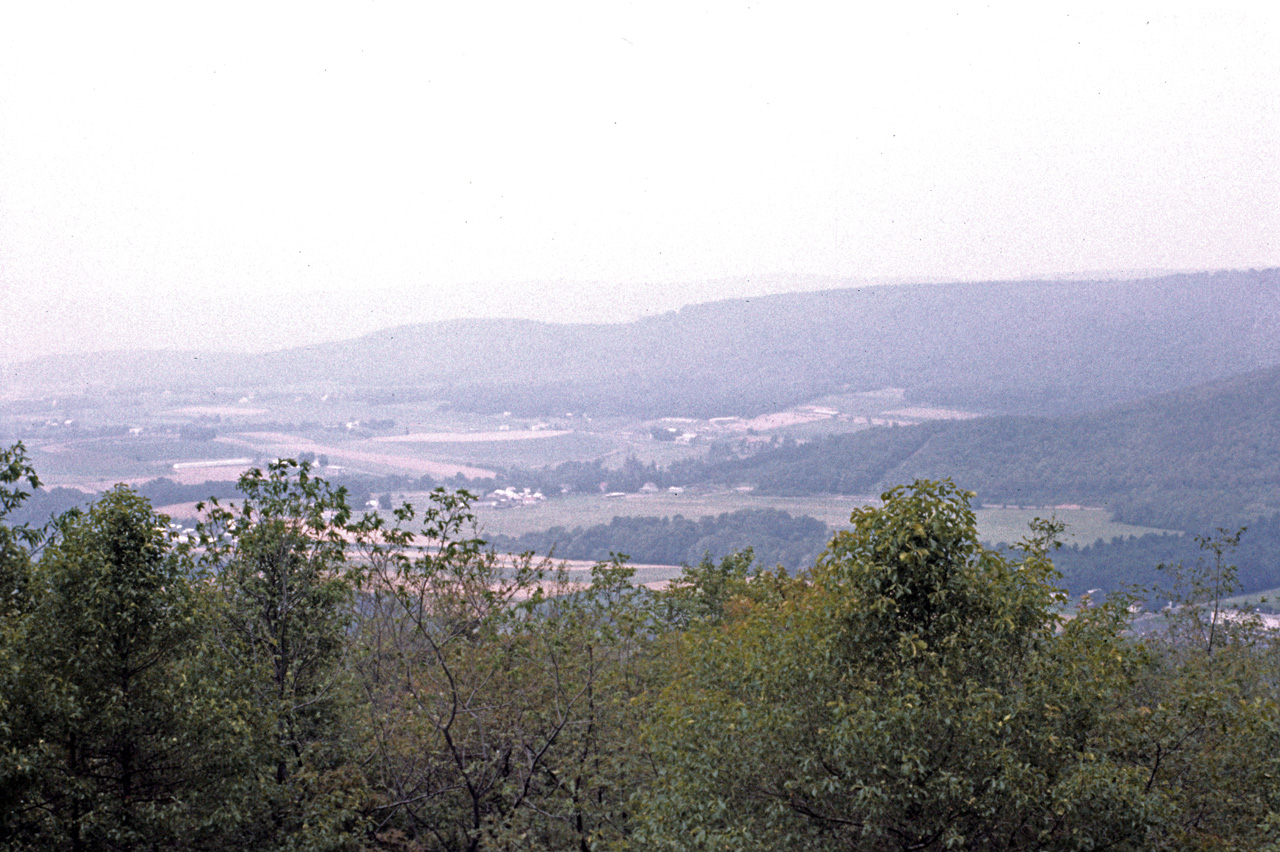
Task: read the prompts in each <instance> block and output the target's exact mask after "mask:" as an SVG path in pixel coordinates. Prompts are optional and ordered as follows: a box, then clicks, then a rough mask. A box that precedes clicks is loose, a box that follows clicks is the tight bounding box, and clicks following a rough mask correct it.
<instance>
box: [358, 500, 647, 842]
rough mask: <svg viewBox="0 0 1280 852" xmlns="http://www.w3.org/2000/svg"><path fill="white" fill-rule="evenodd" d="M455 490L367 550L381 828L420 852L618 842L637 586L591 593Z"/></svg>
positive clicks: (366, 666) (373, 746)
mask: <svg viewBox="0 0 1280 852" xmlns="http://www.w3.org/2000/svg"><path fill="white" fill-rule="evenodd" d="M469 502H470V496H469V495H468V494H466V493H465V492H458V493H451V492H447V491H444V490H443V489H441V490H438V491H436V492H435V493H434V494H433V495H432V501H431V504H430V505H429V506H428V507H427V508H426V509H425V511H424V512H423V513H422V516H421V520H420V523H421V528H420V530H419V532H418V533H417V536H416V540H417V542H418V543H420V544H422V545H423V546H422V547H421V549H419V550H418V551H417V553H416V555H414V553H413V552H412V551H411V550H410V549H409V545H410V543H411V537H410V536H409V534H408V532H407V529H406V526H407V525H409V524H412V523H413V522H414V521H416V520H418V517H417V513H416V512H415V511H414V510H413V509H412V507H408V506H405V507H402V508H401V509H399V510H397V521H398V523H397V526H395V527H393V528H391V529H379V530H378V531H377V532H378V534H379V536H380V537H381V543H380V544H379V545H377V546H376V547H374V548H373V549H372V550H371V551H370V553H369V564H370V571H369V578H368V584H367V586H366V590H365V593H366V598H365V605H364V608H363V614H362V622H363V623H362V629H361V635H362V638H363V643H364V651H363V653H362V655H361V662H360V667H361V682H362V684H363V686H364V689H365V692H366V695H367V708H368V713H369V714H370V718H369V723H368V730H369V731H370V732H371V737H372V739H371V741H370V743H369V745H368V747H367V748H368V753H369V755H370V760H369V762H368V764H367V771H368V773H369V776H370V786H371V789H372V790H373V791H374V794H375V801H374V804H373V807H372V810H371V814H370V816H371V821H372V824H373V829H374V832H375V834H376V835H377V836H378V837H381V838H390V837H392V836H397V837H402V838H405V839H406V841H407V842H410V843H412V844H416V846H415V847H414V848H424V849H440V850H475V849H479V848H512V849H517V848H518V849H542V848H568V847H579V848H589V846H590V845H591V844H592V843H594V842H595V841H596V840H597V839H599V838H601V837H603V836H607V835H609V834H611V833H616V832H617V830H618V829H617V828H616V826H615V824H616V822H617V821H618V819H620V813H619V811H620V806H621V804H622V803H623V801H624V800H625V796H624V794H623V793H621V792H620V790H621V789H624V787H623V785H624V784H625V776H624V775H623V774H622V773H621V766H622V764H623V763H624V762H625V758H626V750H625V749H624V748H622V747H621V746H622V743H623V738H622V735H621V731H622V730H623V728H624V719H625V718H626V715H627V712H628V708H629V706H630V705H629V704H628V703H627V698H628V697H629V695H630V694H633V693H634V691H635V690H636V689H638V686H637V681H636V675H635V674H634V672H633V671H632V670H633V668H634V666H635V664H636V662H637V660H638V659H639V657H638V654H637V649H638V646H639V643H640V641H641V629H642V627H643V625H644V624H646V623H647V622H648V620H649V619H648V617H647V616H643V615H641V614H640V613H641V610H640V609H639V605H640V596H639V593H638V592H637V591H636V590H635V589H634V588H633V587H631V585H630V583H629V576H630V570H629V569H626V568H624V567H622V566H621V565H618V564H612V565H606V564H602V565H598V566H597V567H596V569H595V571H594V572H593V581H592V583H591V585H590V586H589V587H587V588H585V589H578V588H575V587H573V586H572V585H570V584H568V582H567V579H566V577H565V575H564V574H563V572H555V571H553V570H552V569H551V566H550V564H549V563H546V562H538V561H535V560H534V559H533V558H532V557H530V556H525V557H518V558H516V557H512V558H502V557H498V556H497V555H496V554H494V553H493V552H492V551H489V550H487V549H485V547H484V543H483V541H481V540H480V539H479V538H477V537H476V536H475V534H474V517H473V516H472V515H471V513H470V509H469Z"/></svg>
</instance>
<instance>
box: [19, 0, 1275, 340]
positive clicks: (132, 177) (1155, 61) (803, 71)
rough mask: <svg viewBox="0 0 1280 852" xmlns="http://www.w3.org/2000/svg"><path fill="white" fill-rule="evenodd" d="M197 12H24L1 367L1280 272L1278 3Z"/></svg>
mask: <svg viewBox="0 0 1280 852" xmlns="http://www.w3.org/2000/svg"><path fill="white" fill-rule="evenodd" d="M890 5H892V6H894V8H893V9H887V8H883V7H888V6H890ZM203 6H204V8H203V9H202V10H200V11H193V4H158V3H155V4H153V3H148V4H145V5H139V6H131V5H130V4H127V3H102V4H89V3H57V2H41V3H24V4H12V5H11V6H10V7H9V8H7V10H6V12H5V15H4V19H5V20H4V24H3V27H0V332H2V333H3V343H2V348H0V361H7V360H16V359H22V358H26V357H31V356H34V355H38V354H45V353H49V352H67V351H80V350H85V349H107V348H162V347H163V348H175V347H181V348H219V349H242V350H257V349H266V348H275V347H279V346H284V345H288V344H292V343H305V342H312V341H315V340H320V339H332V338H335V337H344V336H352V335H355V334H358V333H363V332H365V331H369V330H372V329H374V328H378V327H382V326H386V325H391V324H397V323H403V322H413V321H424V320H432V319H444V318H450V317H458V316H527V317H533V318H538V319H559V320H566V321H580V320H620V319H629V318H632V317H635V316H638V315H641V314H643V313H652V312H657V311H663V310H670V309H672V308H675V307H678V306H679V305H681V304H685V303H689V302H697V301H705V300H708V299H714V298H723V297H726V296H731V295H753V294H759V293H764V292H777V291H779V290H784V289H793V288H807V287H814V286H818V285H819V283H820V282H819V281H817V280H816V279H815V278H814V277H813V276H818V277H824V276H838V277H842V278H846V279H850V280H855V279H878V278H890V279H914V280H939V281H943V280H956V279H974V278H1015V277H1022V276H1045V275H1053V274H1060V273H1077V272H1081V271H1097V270H1136V269H1219V268H1242V267H1261V266H1275V265H1280V248H1278V246H1280V242H1278V238H1280V212H1277V211H1280V13H1278V12H1277V11H1276V9H1277V4H1274V3H1263V2H1248V3H1244V4H1241V5H1236V6H1230V5H1223V4H1221V3H1214V4H1208V3H1196V4H1194V6H1193V4H1184V3H1178V2H1160V3H1150V4H1137V3H1130V4H1117V3H1114V2H1109V3H1106V4H1099V5H1081V4H1076V3H1034V4H1032V3H1025V2H1022V3H1012V4H1007V5H1004V4H976V3H963V4H955V5H946V6H943V5H927V6H925V5H916V6H909V5H907V4H888V3H877V4H870V3H867V4H835V3H829V2H824V3H820V4H814V5H811V6H806V5H803V4H798V3H796V2H777V3H772V2H751V3H724V4H714V5H712V4H700V3H672V4H663V3H653V2H644V3H607V2H584V3H581V4H564V3H523V2H521V3H514V2H513V3H500V4H484V3H473V2H457V0H452V1H451V2H448V3H421V2H420V3H405V4H395V3H381V2H372V3H371V2H361V3H354V2H352V3H346V4H303V3H290V4H270V3H246V4H237V3H225V2H219V3H210V4H203ZM839 6H844V7H845V10H844V11H842V12H839V11H832V10H833V9H834V8H836V7H839ZM873 6H874V7H875V8H874V9H873V8H872V7H873Z"/></svg>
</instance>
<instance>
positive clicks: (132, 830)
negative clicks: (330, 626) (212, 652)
mask: <svg viewBox="0 0 1280 852" xmlns="http://www.w3.org/2000/svg"><path fill="white" fill-rule="evenodd" d="M165 520H167V519H165V518H163V517H162V516H157V515H155V514H154V513H153V512H152V511H151V508H150V506H149V504H147V503H146V501H144V500H142V499H141V498H139V497H138V496H137V495H135V494H133V493H132V492H130V491H128V490H127V489H124V488H118V489H116V490H114V491H111V492H109V493H107V494H106V495H105V496H104V497H103V498H102V499H101V500H99V501H98V502H97V503H96V504H94V505H93V506H92V507H90V509H89V510H88V511H87V512H85V513H79V512H76V513H72V514H70V515H68V516H64V517H63V518H62V519H61V520H60V522H59V524H58V525H57V530H56V534H55V536H54V538H53V540H52V542H51V543H50V544H49V545H48V546H47V548H46V550H45V551H44V553H43V555H42V557H41V559H40V560H39V562H38V563H37V564H36V565H35V566H34V569H33V572H32V576H31V594H30V600H29V602H28V605H27V606H26V607H25V608H24V610H23V611H22V612H21V614H20V615H18V616H17V617H16V618H13V619H11V620H9V621H7V622H6V624H5V640H6V642H5V644H6V648H5V650H6V652H8V653H7V655H6V656H7V657H8V659H9V666H7V667H6V671H5V680H6V683H5V689H4V694H5V695H6V697H7V698H8V702H7V703H9V707H8V709H7V713H6V717H7V719H8V721H9V725H8V727H7V728H6V731H5V733H6V737H5V739H6V745H7V746H8V748H7V749H6V753H5V756H4V761H3V763H4V771H3V775H4V781H3V788H4V790H5V799H6V804H7V807H6V808H4V823H3V830H4V832H5V833H6V834H7V836H8V838H9V843H10V846H11V848H17V849H26V848H30V849H52V848H67V849H105V848H110V849H135V848H137V849H141V848H147V849H169V848H177V847H179V846H184V845H185V844H188V843H191V842H193V840H194V839H195V838H199V837H202V836H205V835H206V831H207V829H208V827H209V825H210V824H211V822H213V821H216V818H215V816H214V815H213V814H212V813H211V812H210V810H209V809H210V808H211V807H214V806H215V805H216V803H215V802H212V801H210V800H208V799H206V798H203V797H202V791H203V789H204V788H205V787H206V785H209V784H210V783H216V781H217V780H218V779H217V774H218V772H219V769H218V767H219V757H218V755H217V753H216V745H218V744H219V740H220V734H221V733H223V732H224V731H225V725H224V721H225V720H226V719H227V718H228V716H229V710H230V709H231V706H230V704H229V703H228V702H226V701H225V700H223V697H222V696H221V694H220V691H219V689H218V685H217V683H216V680H215V679H214V677H213V676H212V674H211V672H210V671H209V670H208V668H207V667H206V666H205V665H204V661H203V660H202V658H201V655H202V651H203V646H202V643H201V638H202V637H201V631H202V629H203V628H204V627H205V626H206V623H207V622H206V621H205V603H206V601H205V595H204V588H203V587H202V586H201V585H199V584H198V583H197V581H196V580H195V578H194V577H193V575H192V571H191V564H190V562H189V560H187V558H186V554H185V553H184V552H183V551H182V550H181V549H180V548H176V547H174V545H173V543H172V541H171V540H170V538H169V535H168V533H167V531H166V528H165V526H164V521H165Z"/></svg>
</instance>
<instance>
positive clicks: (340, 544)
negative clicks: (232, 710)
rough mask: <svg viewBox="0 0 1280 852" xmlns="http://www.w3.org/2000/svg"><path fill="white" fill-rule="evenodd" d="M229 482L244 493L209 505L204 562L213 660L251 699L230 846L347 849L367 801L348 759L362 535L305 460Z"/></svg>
mask: <svg viewBox="0 0 1280 852" xmlns="http://www.w3.org/2000/svg"><path fill="white" fill-rule="evenodd" d="M238 487H239V489H240V492H241V494H242V497H241V498H240V499H238V500H237V501H236V503H235V504H234V505H233V506H231V507H226V506H222V505H220V504H219V503H218V502H217V501H216V500H214V501H211V502H210V505H209V506H208V508H207V513H206V517H205V520H204V521H203V522H202V523H201V525H200V544H201V549H202V553H201V564H202V566H203V567H204V569H205V570H206V571H208V572H209V574H210V575H211V577H212V578H213V585H214V588H215V591H216V592H217V596H218V610H217V612H216V614H215V621H214V632H215V636H216V639H217V653H218V655H219V659H220V662H221V665H223V666H224V667H225V668H226V670H227V671H229V672H231V673H233V685H234V688H235V690H236V692H237V693H238V694H240V695H242V696H243V697H244V698H245V699H247V711H246V714H245V717H244V720H243V725H244V729H245V740H244V744H243V747H242V749H241V754H240V759H241V760H243V761H244V769H243V771H242V773H241V776H240V778H239V779H238V781H237V784H236V787H235V789H233V790H228V791H227V793H226V795H228V796H230V797H232V798H234V799H235V800H236V801H237V802H238V807H239V809H240V812H241V816H242V819H241V821H240V823H239V826H238V829H237V830H238V831H239V834H238V835H237V838H236V840H237V842H238V843H239V844H241V845H242V846H244V847H246V848H249V847H252V848H256V849H267V848H307V849H338V848H347V847H351V846H353V845H355V844H356V843H357V841H358V836H359V831H358V826H359V818H358V806H359V804H360V801H361V797H362V795H363V794H362V792H361V788H360V784H359V781H358V779H359V775H358V773H356V772H354V771H353V769H352V767H351V766H350V764H349V759H350V757H351V752H350V749H351V747H352V746H353V744H354V743H355V742H356V741H357V737H356V736H355V735H354V733H353V731H352V730H351V724H352V720H353V719H354V714H353V701H354V700H355V697H356V696H355V692H354V690H353V684H352V681H351V679H350V677H349V675H350V667H349V665H348V663H349V660H350V655H349V653H348V652H349V650H350V645H351V642H350V635H349V630H350V628H351V626H352V625H353V623H354V617H355V612H354V605H355V593H356V587H357V585H358V580H359V571H358V569H356V568H355V567H354V566H352V565H351V564H349V563H348V560H347V547H346V545H347V539H348V537H352V536H354V537H358V536H359V535H360V534H361V530H362V527H361V526H360V525H359V524H356V523H354V522H353V521H352V518H351V509H350V507H349V506H348V505H347V501H346V492H345V490H344V489H333V488H331V487H330V486H329V484H328V483H327V482H326V481H325V480H323V479H319V478H317V477H314V476H312V475H311V469H310V465H309V464H307V463H305V462H304V463H302V464H298V463H297V462H294V461H292V460H288V459H283V460H279V461H277V462H274V463H272V464H271V465H269V466H268V468H267V470H266V471H265V472H264V471H262V470H260V469H257V468H255V469H253V470H250V471H249V472H247V473H246V474H245V475H244V476H242V477H241V478H240V481H239V483H238ZM200 508H201V509H205V507H204V506H201V507H200Z"/></svg>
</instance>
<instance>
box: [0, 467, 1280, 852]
mask: <svg viewBox="0 0 1280 852" xmlns="http://www.w3.org/2000/svg"><path fill="white" fill-rule="evenodd" d="M35 482H36V477H35V475H34V473H33V472H32V471H31V469H30V466H29V464H28V463H27V461H26V457H25V454H24V453H23V451H22V448H21V447H20V446H18V447H14V448H11V449H10V450H9V451H8V452H7V454H6V455H5V456H4V458H3V464H0V539H3V541H4V542H6V543H7V547H6V549H5V550H4V551H3V556H4V559H5V565H6V569H7V570H8V571H9V574H7V575H6V576H7V577H8V578H9V579H8V580H7V581H6V582H7V583H8V584H9V594H8V597H7V599H6V601H7V602H6V605H5V607H4V608H3V609H2V610H0V848H4V849H13V850H45V849H73V850H75V849H83V850H90V849H125V850H128V849H138V850H142V849H147V850H174V851H175V852H176V851H177V850H188V849H190V850H201V849H208V850H212V849H227V848H252V849H281V850H285V849H288V850H334V849H353V850H354V849H361V848H363V849H387V850H391V849H395V850H402V852H427V850H432V852H434V851H435V850H440V852H446V851H447V852H453V850H467V852H479V850H542V849H578V850H602V849H615V850H623V849H637V850H639V849H646V850H647V849H656V850H662V849H671V850H698V849H734V850H738V849H742V850H753V849H754V850H761V852H763V850H776V849H797V850H805V849H822V850H825V849H850V848H853V849H868V850H879V849H885V850H905V849H919V850H929V849H948V848H976V849H1025V850H1057V849H1064V850H1065V849H1072V850H1077V849H1079V850H1083V849H1097V848H1109V849H1116V850H1125V849H1128V850H1184V849H1185V850H1210V849H1213V850H1258V849H1272V850H1274V849H1276V848H1280V846H1278V845H1277V844H1278V842H1280V785H1277V783H1276V780H1275V779H1276V778H1277V777H1280V706H1278V703H1277V698H1278V697H1280V641H1278V640H1277V637H1276V635H1275V633H1274V632H1271V631H1268V630H1266V629H1264V627H1263V625H1262V624H1261V622H1260V621H1259V620H1258V619H1257V618H1256V617H1254V616H1252V615H1250V614H1249V613H1241V612H1236V611H1232V610H1230V609H1228V608H1227V607H1225V606H1223V605H1222V603H1221V601H1222V600H1223V598H1224V597H1225V596H1226V595H1228V594H1230V593H1231V592H1232V591H1233V588H1234V585H1235V584H1236V579H1237V577H1236V571H1235V568H1234V565H1233V561H1232V560H1233V556H1234V552H1235V548H1236V547H1237V545H1239V544H1241V538H1240V533H1239V532H1233V531H1231V530H1219V532H1218V534H1217V535H1214V536H1210V537H1204V538H1201V539H1199V544H1200V546H1201V547H1202V548H1203V554H1204V558H1203V559H1201V560H1197V561H1196V562H1195V563H1193V564H1192V563H1184V564H1182V565H1178V566H1175V567H1173V568H1170V569H1169V570H1170V571H1171V572H1172V577H1173V583H1172V587H1173V589H1174V593H1173V601H1174V602H1173V605H1172V606H1171V607H1170V608H1169V609H1168V610H1167V611H1166V612H1165V613H1163V614H1161V615H1159V616H1156V615H1152V614H1144V615H1142V616H1140V617H1138V618H1137V620H1136V621H1134V620H1133V615H1132V613H1131V612H1130V610H1129V605H1130V603H1131V602H1132V601H1131V599H1129V598H1126V597H1123V596H1113V597H1112V598H1111V599H1110V600H1109V601H1108V602H1107V603H1106V604H1104V605H1100V606H1094V605H1089V604H1088V603H1085V604H1084V605H1082V606H1081V607H1080V608H1079V609H1078V610H1077V611H1076V613H1075V614H1074V615H1072V616H1071V617H1064V616H1062V615H1060V612H1062V611H1063V605H1064V603H1065V598H1064V595H1063V593H1061V592H1060V591H1058V590H1057V588H1056V587H1055V585H1056V583H1057V582H1058V579H1059V578H1058V576H1057V573H1056V570H1055V568H1054V566H1053V564H1052V562H1051V559H1050V556H1051V554H1052V553H1053V551H1054V549H1055V548H1056V544H1057V536H1058V535H1059V534H1060V533H1061V531H1062V530H1061V525H1059V524H1057V523H1054V522H1045V521H1039V520H1037V521H1036V522H1034V523H1033V525H1032V532H1031V535H1030V537H1029V538H1028V539H1027V540H1026V541H1024V542H1023V543H1022V544H1021V545H1019V546H1018V547H1017V548H1016V549H1015V550H1013V551H1012V552H1009V553H999V552H994V551H990V550H987V549H985V548H983V547H982V546H981V545H980V544H979V543H978V541H977V538H976V532H975V523H974V515H973V512H972V510H971V509H970V499H971V497H972V494H971V493H970V492H965V491H961V490H959V489H957V488H956V487H955V486H954V485H952V484H951V483H950V482H930V481H917V482H916V483H914V484H913V485H912V486H910V487H900V488H895V489H892V490H891V491H889V492H888V493H886V494H885V495H883V499H884V502H883V505H882V506H880V507H868V508H863V509H859V510H857V511H856V512H854V514H853V516H852V519H851V520H852V523H853V528H852V530H851V531H849V532H842V533H839V534H837V535H836V536H835V537H834V538H833V539H832V540H831V542H830V545H829V547H828V548H827V550H826V551H825V552H824V553H823V555H822V557H821V558H820V559H818V560H817V561H816V563H815V564H814V565H813V566H811V570H810V571H809V572H807V574H802V575H799V576H792V575H789V574H788V573H787V572H785V571H783V570H780V569H779V570H776V571H765V572H762V573H761V572H757V570H756V567H755V562H754V560H753V554H752V553H751V552H750V551H744V552H740V553H733V554H730V555H728V556H725V557H723V558H721V559H720V560H719V561H716V560H714V559H712V558H710V557H707V558H704V559H703V560H702V561H701V562H699V563H698V564H696V565H692V566H689V567H687V568H686V569H685V571H684V574H683V575H682V576H681V578H679V579H678V580H677V581H675V582H674V583H672V584H671V586H670V587H668V588H666V589H664V590H662V591H660V592H654V593H651V592H649V591H648V590H646V589H643V588H638V587H636V586H634V585H633V584H632V571H631V569H630V568H628V567H627V566H626V565H625V564H623V562H622V561H621V560H619V559H615V560H612V561H610V562H602V563H599V564H597V565H596V566H595V568H594V569H593V572H592V578H591V582H590V583H589V584H583V583H574V582H571V581H570V579H569V576H568V575H567V573H566V572H565V571H563V570H562V569H557V568H556V567H555V566H554V565H553V564H551V563H549V562H547V561H539V560H537V559H535V558H534V557H532V556H529V555H526V556H523V557H509V556H501V555H499V554H497V553H495V552H493V551H492V550H491V549H490V548H489V547H487V546H486V544H485V543H484V542H483V541H482V540H481V539H480V538H479V537H478V536H477V535H476V533H475V519H474V517H473V516H472V514H471V511H470V505H471V502H470V501H471V499H472V498H471V496H470V495H469V494H467V493H466V492H449V491H446V490H443V489H440V490H437V491H436V492H434V493H433V494H432V496H431V500H430V502H429V504H428V505H427V506H426V507H425V508H424V510H423V511H422V512H421V513H419V512H417V511H416V510H414V509H413V507H411V506H408V505H406V506H402V507H400V508H399V509H396V510H395V511H394V518H395V520H394V521H391V522H387V521H385V520H384V519H383V518H381V517H379V516H376V515H368V516H365V517H363V518H361V519H359V520H356V519H354V518H353V517H352V513H351V511H350V509H349V508H348V505H347V500H346V496H345V494H344V492H343V491H342V489H334V488H332V487H331V486H330V485H329V484H328V483H326V482H324V481H323V480H320V479H316V478H315V477H313V476H312V475H311V471H310V467H309V465H308V464H306V463H303V464H301V465H298V464H295V463H293V462H290V461H281V462H278V463H276V464H273V465H271V466H270V467H269V468H268V469H267V470H266V471H265V472H263V471H260V470H254V471H251V472H250V473H249V474H247V475H246V476H245V477H244V478H243V479H242V480H241V482H240V488H241V491H242V493H243V501H242V502H240V503H238V504H237V505H236V506H235V508H233V509H231V508H224V507H223V506H221V505H219V504H218V503H217V502H216V501H215V502H213V503H212V504H211V507H210V511H209V513H208V515H207V517H206V520H205V521H204V523H203V524H202V525H201V528H200V530H201V536H200V542H199V544H198V545H181V544H178V543H177V542H176V541H175V540H174V539H173V538H172V537H171V535H170V534H169V532H168V531H167V529H168V528H167V524H166V522H167V519H166V518H164V517H163V516H158V515H156V514H155V513H154V511H153V510H152V509H151V507H150V505H149V504H148V503H147V502H146V501H145V500H144V499H142V498H141V497H139V496H138V495H137V494H135V493H133V492H132V491H130V490H128V489H126V488H123V487H120V488H117V489H115V490H113V491H111V492H109V493H107V494H106V495H105V496H103V497H102V499H101V500H99V501H98V502H97V503H96V504H94V505H92V506H90V507H89V508H88V509H86V510H84V511H71V512H68V513H66V514H64V515H63V516H61V517H60V518H59V519H58V520H57V522H56V523H55V524H54V525H53V526H52V527H50V528H49V531H48V533H47V538H46V537H45V536H44V534H43V533H41V532H37V531H33V530H30V529H22V528H17V529H14V528H12V527H10V526H8V525H6V524H5V522H4V521H5V517H4V515H5V512H8V511H10V510H12V509H14V508H15V507H17V506H18V505H19V504H20V503H21V502H22V500H23V494H24V493H25V492H24V491H23V489H22V484H23V483H26V484H28V485H31V486H32V487H34V485H35ZM1131 626H1136V627H1143V628H1151V627H1153V626H1154V628H1155V629H1150V630H1148V632H1146V633H1145V634H1144V635H1143V636H1141V637H1138V636H1136V635H1133V634H1131V633H1129V632H1128V631H1129V630H1130V628H1131Z"/></svg>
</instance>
